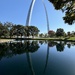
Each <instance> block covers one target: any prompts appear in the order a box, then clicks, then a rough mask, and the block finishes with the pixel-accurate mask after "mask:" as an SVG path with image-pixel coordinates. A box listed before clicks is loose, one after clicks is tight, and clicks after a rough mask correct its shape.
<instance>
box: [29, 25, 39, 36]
mask: <svg viewBox="0 0 75 75" xmlns="http://www.w3.org/2000/svg"><path fill="white" fill-rule="evenodd" d="M29 32H30V35H32V37H34V36H37V35H38V33H39V29H38V28H37V27H35V26H29Z"/></svg>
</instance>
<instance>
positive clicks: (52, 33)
mask: <svg viewBox="0 0 75 75" xmlns="http://www.w3.org/2000/svg"><path fill="white" fill-rule="evenodd" d="M39 36H40V37H56V38H57V37H74V36H75V31H72V32H70V31H68V32H67V33H66V32H65V31H64V29H63V28H58V29H57V30H56V31H53V30H49V32H48V34H47V33H46V34H43V33H41V34H39Z"/></svg>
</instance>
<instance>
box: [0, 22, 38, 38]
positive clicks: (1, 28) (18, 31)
mask: <svg viewBox="0 0 75 75" xmlns="http://www.w3.org/2000/svg"><path fill="white" fill-rule="evenodd" d="M38 33H39V29H38V28H37V27H35V26H23V25H20V24H18V25H17V24H13V23H11V22H6V23H4V24H3V23H1V22H0V38H1V37H3V38H8V37H10V38H11V37H17V38H18V37H21V38H22V37H29V36H32V37H34V36H37V35H38Z"/></svg>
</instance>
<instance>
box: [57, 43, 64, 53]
mask: <svg viewBox="0 0 75 75" xmlns="http://www.w3.org/2000/svg"><path fill="white" fill-rule="evenodd" d="M56 49H57V51H60V52H61V51H63V50H64V44H63V43H62V42H60V43H58V44H57V45H56Z"/></svg>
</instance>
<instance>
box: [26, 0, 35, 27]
mask: <svg viewBox="0 0 75 75" xmlns="http://www.w3.org/2000/svg"><path fill="white" fill-rule="evenodd" d="M34 4H35V0H32V2H31V4H30V8H29V11H28V15H27V19H26V26H29V25H30V21H31V16H32V12H33V8H34Z"/></svg>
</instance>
